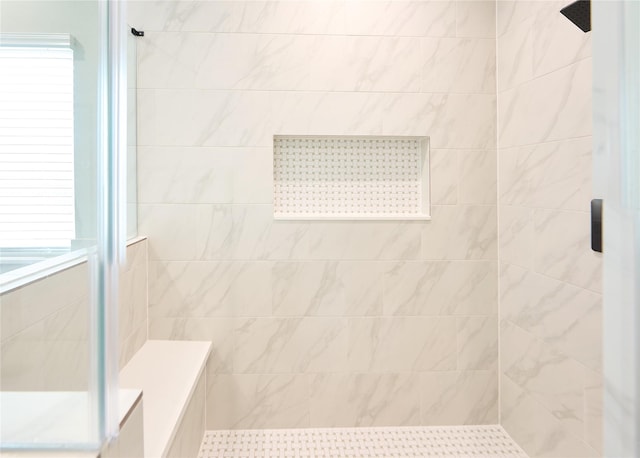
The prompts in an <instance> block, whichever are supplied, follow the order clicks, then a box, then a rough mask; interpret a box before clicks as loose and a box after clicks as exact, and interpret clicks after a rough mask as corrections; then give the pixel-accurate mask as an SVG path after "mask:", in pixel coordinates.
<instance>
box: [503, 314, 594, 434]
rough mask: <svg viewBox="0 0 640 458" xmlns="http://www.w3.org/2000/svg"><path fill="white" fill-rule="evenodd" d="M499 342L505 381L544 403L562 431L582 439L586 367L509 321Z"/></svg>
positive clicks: (504, 326)
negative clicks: (514, 384) (506, 379)
mask: <svg viewBox="0 0 640 458" xmlns="http://www.w3.org/2000/svg"><path fill="white" fill-rule="evenodd" d="M500 340H501V345H502V352H501V354H500V359H501V369H502V372H503V374H504V375H505V376H506V378H508V379H510V380H511V381H513V382H514V383H516V384H517V385H518V386H519V387H520V388H521V389H523V390H524V391H525V392H526V393H527V394H528V395H529V396H531V397H533V398H534V399H535V400H536V401H537V402H539V403H540V404H542V405H543V406H544V408H545V409H546V410H547V411H549V413H551V414H552V415H553V416H554V417H555V418H556V419H557V421H558V422H560V423H561V424H562V426H563V428H565V429H566V430H567V431H569V432H570V433H571V434H574V435H576V436H578V437H582V434H583V428H584V391H583V370H584V369H583V366H581V365H580V364H579V363H577V362H576V361H574V360H572V359H570V358H568V357H566V356H564V355H562V354H561V353H559V352H558V351H557V350H555V349H554V348H553V347H552V346H550V345H548V344H546V343H544V342H543V341H541V340H538V339H536V338H535V337H534V336H533V335H531V334H529V333H527V332H526V331H524V330H522V329H520V328H518V327H517V326H515V325H513V324H511V323H510V322H508V321H503V322H502V325H501V334H500ZM559 380H561V381H562V382H561V383H558V381H559Z"/></svg>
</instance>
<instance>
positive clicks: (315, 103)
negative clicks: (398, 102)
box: [269, 67, 388, 146]
mask: <svg viewBox="0 0 640 458" xmlns="http://www.w3.org/2000/svg"><path fill="white" fill-rule="evenodd" d="M322 72H323V74H326V73H327V72H329V73H330V74H331V75H332V79H335V78H339V79H338V80H337V81H334V82H329V83H328V84H329V85H330V86H332V87H333V86H334V85H337V86H339V85H340V84H342V82H341V81H342V80H341V78H340V69H332V68H331V67H330V68H329V69H323V70H322ZM319 77H322V76H319ZM387 96H388V94H380V93H370V92H281V93H274V95H273V99H274V100H273V104H274V112H273V113H272V114H271V116H272V117H273V119H272V122H273V126H274V127H273V129H272V131H271V132H270V134H287V135H382V134H383V133H384V132H383V125H382V121H383V116H384V114H385V110H386V107H385V106H384V103H383V102H384V98H385V97H387ZM269 140H270V143H269V146H272V139H271V138H269Z"/></svg>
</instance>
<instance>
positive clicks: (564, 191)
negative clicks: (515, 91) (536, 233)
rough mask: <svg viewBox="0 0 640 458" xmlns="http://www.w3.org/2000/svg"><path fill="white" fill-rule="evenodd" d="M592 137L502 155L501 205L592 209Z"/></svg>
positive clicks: (515, 150) (506, 151) (545, 144)
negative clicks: (590, 206) (590, 203)
mask: <svg viewBox="0 0 640 458" xmlns="http://www.w3.org/2000/svg"><path fill="white" fill-rule="evenodd" d="M591 142H592V138H591V136H587V137H582V138H577V139H569V140H561V141H557V142H549V143H542V144H537V145H531V146H524V147H520V148H508V149H505V150H502V151H501V152H500V178H501V181H500V189H501V196H500V200H501V202H503V203H505V204H510V205H526V206H533V207H543V208H562V209H566V210H582V211H588V210H589V202H590V200H591V192H592V191H591V187H592V186H591V184H592V179H591V173H592V170H591V154H592V146H591Z"/></svg>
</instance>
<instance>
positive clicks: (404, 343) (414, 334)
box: [348, 317, 456, 372]
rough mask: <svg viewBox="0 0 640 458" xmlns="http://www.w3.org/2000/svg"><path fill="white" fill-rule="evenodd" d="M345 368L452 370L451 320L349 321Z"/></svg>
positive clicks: (453, 358) (454, 324) (400, 318)
mask: <svg viewBox="0 0 640 458" xmlns="http://www.w3.org/2000/svg"><path fill="white" fill-rule="evenodd" d="M348 327H349V348H348V367H349V369H350V370H352V371H356V372H406V371H414V372H415V371H429V370H451V369H455V367H456V335H455V334H456V330H455V328H456V323H455V318H454V317H380V318H364V317H359V318H350V319H349V324H348Z"/></svg>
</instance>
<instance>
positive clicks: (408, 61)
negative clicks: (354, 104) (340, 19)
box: [327, 37, 422, 92]
mask: <svg viewBox="0 0 640 458" xmlns="http://www.w3.org/2000/svg"><path fill="white" fill-rule="evenodd" d="M345 46H346V48H345V49H346V56H345V57H346V65H345V68H343V69H340V70H339V72H340V73H341V75H340V77H341V80H343V84H344V85H345V86H344V88H345V90H352V91H389V92H418V91H419V90H420V74H421V70H422V65H421V59H420V57H421V54H420V40H419V39H417V38H407V37H354V38H351V39H349V41H348V42H346V43H345ZM330 63H331V61H329V62H327V64H329V65H330ZM334 68H335V67H334Z"/></svg>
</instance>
